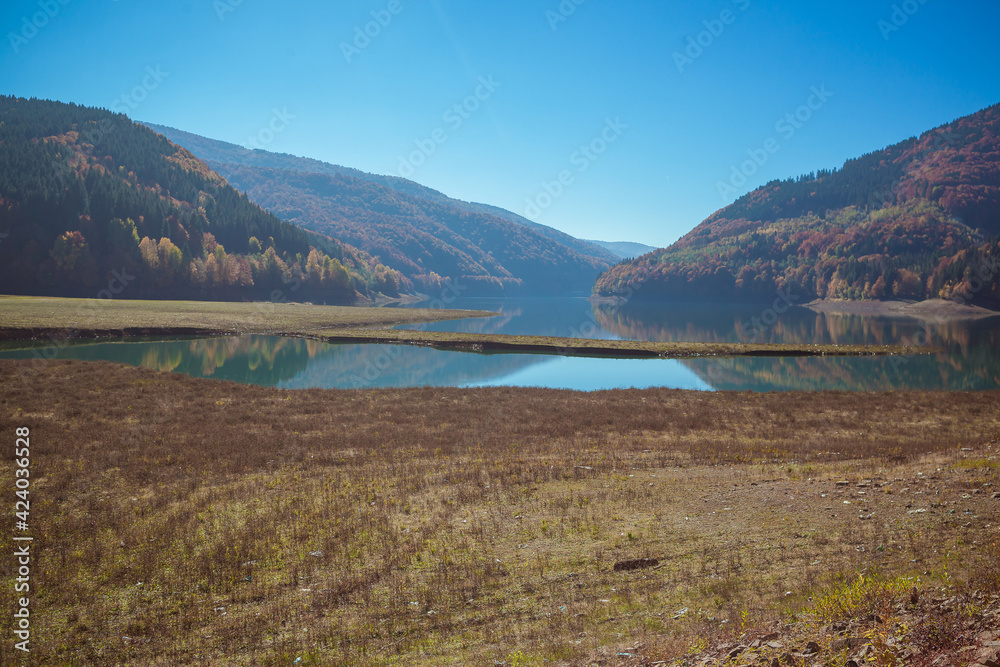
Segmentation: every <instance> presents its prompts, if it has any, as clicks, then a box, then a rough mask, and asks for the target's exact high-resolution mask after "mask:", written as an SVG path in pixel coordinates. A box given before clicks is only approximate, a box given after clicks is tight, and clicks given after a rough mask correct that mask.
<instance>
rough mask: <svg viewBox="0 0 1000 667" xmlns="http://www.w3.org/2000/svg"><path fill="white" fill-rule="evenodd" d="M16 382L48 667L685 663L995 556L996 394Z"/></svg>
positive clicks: (104, 374) (3, 469)
mask: <svg viewBox="0 0 1000 667" xmlns="http://www.w3.org/2000/svg"><path fill="white" fill-rule="evenodd" d="M24 363H28V362H14V361H0V377H5V378H25V377H30V382H29V381H26V380H13V381H10V382H4V383H2V385H0V432H2V433H7V434H13V429H14V428H15V427H19V426H28V427H30V428H31V438H32V457H33V458H32V474H33V485H32V521H33V531H34V535H35V536H36V543H35V548H36V550H37V551H36V553H38V554H39V555H40V559H41V560H40V562H39V563H37V564H36V567H35V569H34V570H33V583H34V585H35V587H36V588H35V590H36V593H35V596H36V597H35V599H34V602H33V605H34V610H35V616H34V617H33V618H34V623H35V624H34V625H33V628H34V629H35V630H36V632H37V634H36V635H35V638H36V641H37V644H35V648H36V651H37V653H36V654H35V656H36V657H37V659H39V660H40V661H42V662H49V663H54V664H60V663H71V664H130V665H178V664H209V663H211V664H263V665H270V664H273V665H278V664H285V665H287V664H291V662H292V661H293V660H294V659H295V658H298V657H301V658H303V661H302V662H301V663H299V664H352V665H354V664H407V665H409V664H427V665H436V664H486V665H489V664H494V661H501V662H505V663H506V664H508V665H512V664H541V662H542V660H546V661H550V662H555V663H557V664H560V663H561V664H578V663H581V661H583V660H585V658H586V657H587V656H591V655H594V652H595V651H602V650H607V651H611V652H614V650H616V648H617V647H625V646H628V645H630V644H634V643H636V642H640V643H644V644H645V645H646V646H653V647H655V650H656V651H657V652H658V655H661V656H663V657H670V656H672V655H674V656H676V655H682V654H684V653H686V652H688V651H689V649H690V648H691V647H692V645H693V644H694V643H696V642H697V641H698V640H699V639H700V638H712V639H713V640H714V639H715V638H718V637H723V636H727V635H733V634H738V633H739V632H741V631H743V630H744V629H745V628H748V627H751V626H760V625H763V624H766V623H769V622H771V621H773V620H774V619H775V618H780V617H782V616H786V615H788V614H794V613H796V610H797V609H800V608H802V607H803V606H804V605H806V604H807V602H808V600H807V598H808V596H809V595H810V592H811V591H813V590H814V589H815V588H816V587H818V586H821V585H823V584H826V583H829V582H831V581H836V580H837V577H838V576H845V577H853V576H854V575H855V574H856V572H858V571H859V570H861V569H863V568H866V567H871V566H873V565H876V564H877V565H879V566H880V567H881V568H882V569H883V570H884V571H889V572H895V573H897V574H908V573H916V574H921V576H924V577H926V578H927V579H929V580H940V581H944V580H946V579H958V578H960V577H962V576H963V572H964V571H965V570H968V569H970V568H972V567H973V566H974V565H975V561H976V558H977V556H976V554H983V553H995V550H996V547H997V546H998V545H997V541H998V533H997V531H996V526H997V523H998V522H997V508H998V502H997V501H994V500H992V499H991V498H990V493H989V491H990V489H993V488H996V487H995V486H994V487H990V486H986V485H989V484H995V483H996V482H997V477H998V476H1000V475H998V471H997V468H996V467H994V466H992V465H990V464H989V462H991V461H995V457H996V446H997V444H996V443H997V442H998V440H1000V410H998V408H1000V393H997V392H983V393H967V394H965V393H888V394H863V393H837V392H831V393H813V394H809V393H781V394H736V393H720V394H711V393H701V392H684V391H677V390H619V391H607V392H595V393H580V392H570V391H556V390H542V389H507V388H496V389H476V390H464V389H408V390H378V391H327V390H309V391H295V392H293V391H284V390H278V389H268V388H261V387H252V386H243V385H235V384H230V383H223V382H215V381H208V380H195V379H191V378H187V377H184V376H180V375H172V374H160V373H155V372H151V371H146V370H142V369H135V368H130V367H125V366H118V365H114V364H109V363H82V362H52V363H50V364H45V365H43V366H41V367H37V368H36V370H37V373H36V374H34V375H30V376H27V375H24V374H21V373H19V370H20V368H21V366H20V365H21V364H24ZM10 437H11V443H12V442H13V440H12V438H13V436H12V435H11V436H10ZM963 448H966V449H968V450H969V451H963ZM983 461H985V462H986V463H980V462H983ZM918 473H923V474H918ZM12 480H13V473H12V465H11V462H10V459H9V458H7V459H5V460H4V461H3V463H2V465H0V495H2V496H3V497H5V498H12V497H13V482H12ZM840 481H846V482H849V484H845V485H838V484H837V482H840ZM859 483H860V484H862V485H864V486H859V485H858V484H859ZM977 491H978V492H977ZM914 509H924V510H926V511H925V512H920V513H911V510H914ZM862 517H864V518H862ZM644 557H652V558H657V559H659V562H660V565H659V566H658V568H657V569H642V570H636V571H633V572H614V571H613V567H612V566H613V564H614V563H615V562H617V561H620V560H624V559H628V558H644ZM4 572H5V574H4V578H3V581H2V582H0V586H2V589H0V604H2V606H3V608H5V609H10V608H12V604H13V601H12V597H13V593H12V585H11V583H12V582H11V580H10V577H9V576H7V572H9V570H7V569H5V570H4ZM924 572H926V573H927V574H926V575H923V574H922V573H924ZM788 592H791V595H786V593H788ZM684 609H686V610H687V611H685V612H683V613H679V612H681V610H684ZM674 616H677V618H673V617H674ZM8 659H12V654H11V646H10V643H9V642H5V643H4V644H2V645H0V661H3V662H6V661H7V660H8Z"/></svg>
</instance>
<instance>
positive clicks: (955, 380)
mask: <svg viewBox="0 0 1000 667" xmlns="http://www.w3.org/2000/svg"><path fill="white" fill-rule="evenodd" d="M417 305H419V304H417ZM449 307H454V308H473V309H481V310H491V311H496V312H500V313H501V315H499V316H497V317H492V318H484V319H467V320H453V321H450V322H438V323H433V324H425V325H412V326H410V327H407V328H413V329H423V330H436V331H469V332H483V333H507V334H535V335H548V336H570V337H588V338H623V339H637V340H655V341H705V342H721V341H725V342H739V341H746V342H750V341H754V340H756V341H758V342H775V343H780V342H785V343H802V342H806V343H841V344H843V343H879V344H885V343H897V342H905V343H914V342H916V343H918V344H923V343H925V342H926V343H929V344H931V345H935V346H937V347H940V348H942V351H941V352H939V353H936V354H929V355H919V356H913V357H895V358H871V357H865V358H836V359H811V358H739V359H693V360H684V361H677V360H659V359H651V360H650V359H644V360H635V359H627V360H626V359H603V358H574V357H560V356H554V355H532V354H473V353H466V352H445V351H440V350H433V349H428V348H424V347H412V346H400V345H331V344H327V343H320V342H316V341H306V340H299V339H291V338H280V337H275V336H243V337H238V338H201V339H172V340H163V339H159V340H132V341H98V342H88V341H76V342H73V343H72V344H68V345H61V346H58V347H52V346H49V347H45V348H39V347H35V348H34V349H30V348H29V349H7V350H4V351H0V358H15V357H16V358H38V357H44V358H60V359H84V360H95V359H103V360H109V361H116V362H121V363H128V364H133V365H136V366H144V367H147V368H152V369H156V370H161V371H174V372H180V373H185V374H187V375H191V376H194V377H211V378H216V379H222V380H233V381H237V382H244V383H251V384H259V385H266V386H276V387H284V388H292V389H300V388H309V387H323V388H362V387H408V386H459V387H470V386H491V385H508V386H532V387H556V388H566V389H581V390H595V389H610V388H617V387H674V388H683V389H702V390H711V389H734V390H751V391H781V390H792V389H846V390H864V389H874V390H888V389H897V390H902V389H952V390H963V389H964V390H982V389H998V388H1000V317H994V318H990V319H987V320H979V321H972V322H962V323H947V324H941V325H933V324H932V325H928V324H926V323H921V322H918V321H915V320H903V319H893V318H875V317H860V316H840V315H824V314H817V313H813V312H812V311H809V310H806V309H802V308H795V309H787V310H786V309H784V308H781V310H783V311H785V312H782V313H780V314H778V313H776V312H774V311H769V310H768V309H767V308H766V307H765V308H762V307H759V306H758V307H720V306H712V307H708V306H704V307H699V306H690V305H683V306H681V305H666V306H664V305H658V306H652V305H633V304H626V305H625V306H622V307H608V306H595V305H592V304H591V303H590V302H588V301H587V300H586V299H582V298H579V299H571V298H555V299H553V298H548V299H507V300H504V299H459V300H457V301H455V302H454V303H452V304H449Z"/></svg>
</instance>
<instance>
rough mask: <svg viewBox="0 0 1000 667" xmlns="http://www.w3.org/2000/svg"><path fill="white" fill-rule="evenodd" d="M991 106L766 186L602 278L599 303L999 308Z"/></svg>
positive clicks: (997, 149)
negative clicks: (939, 302)
mask: <svg viewBox="0 0 1000 667" xmlns="http://www.w3.org/2000/svg"><path fill="white" fill-rule="evenodd" d="M998 276H1000V104H994V105H992V106H990V107H987V108H985V109H983V110H981V111H979V112H977V113H975V114H971V115H969V116H965V117H962V118H959V119H957V120H955V121H953V122H951V123H947V124H945V125H941V126H938V127H936V128H933V129H931V130H928V131H926V132H924V133H922V134H921V135H920V136H919V137H911V138H909V139H906V140H904V141H901V142H898V143H896V144H893V145H890V146H887V147H886V148H883V149H881V150H878V151H873V152H870V153H867V154H865V155H862V156H860V157H858V158H853V159H851V160H847V161H846V162H845V163H844V166H843V167H841V168H840V169H834V170H820V171H818V172H813V173H810V174H805V175H803V176H800V177H798V178H794V179H786V180H784V181H779V180H775V181H771V182H769V183H767V184H765V185H764V186H761V187H759V188H757V189H756V190H754V191H752V192H750V193H747V194H746V195H744V196H742V197H740V198H739V199H737V200H736V201H735V202H733V203H732V204H730V205H728V206H726V207H724V208H722V209H720V210H718V211H716V212H715V213H713V214H712V215H711V216H709V217H708V218H706V219H705V221H703V222H702V223H701V224H699V225H697V226H696V227H695V228H694V229H692V230H691V231H690V232H688V233H687V234H685V235H684V236H683V237H681V238H680V239H679V240H678V241H677V242H675V243H674V244H673V245H671V246H669V247H668V248H663V249H658V250H655V251H653V252H650V253H647V254H645V255H643V256H641V257H638V258H635V259H633V260H631V261H626V262H622V263H619V264H617V265H616V266H614V267H612V268H611V269H609V270H608V271H606V272H605V273H604V274H602V275H601V277H600V278H598V280H597V281H596V283H595V285H594V293H595V294H597V295H601V296H614V295H622V294H627V295H634V296H635V297H636V298H639V299H646V300H671V299H681V300H690V299H702V300H703V299H709V300H713V299H714V300H718V299H735V300H743V299H754V300H766V299H769V298H773V297H774V295H775V293H776V292H778V291H782V290H783V291H785V292H794V293H795V294H796V296H797V298H798V299H799V300H800V301H809V300H811V299H816V298H819V299H825V298H830V299H855V300H857V299H873V300H882V299H889V298H897V299H908V300H923V299H927V298H945V299H951V300H962V301H975V302H978V303H983V304H995V303H997V302H1000V281H998Z"/></svg>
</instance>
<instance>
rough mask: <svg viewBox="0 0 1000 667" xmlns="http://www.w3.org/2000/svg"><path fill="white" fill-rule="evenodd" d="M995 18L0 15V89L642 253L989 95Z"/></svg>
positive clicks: (881, 10) (798, 5)
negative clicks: (470, 204) (777, 183)
mask: <svg viewBox="0 0 1000 667" xmlns="http://www.w3.org/2000/svg"><path fill="white" fill-rule="evenodd" d="M998 23H1000V3H996V2H993V1H992V0H991V1H989V2H986V1H982V2H971V1H963V0H952V1H951V2H944V1H943V0H923V2H921V0H907V1H906V2H901V1H898V0H897V1H887V2H881V1H878V0H866V1H864V2H860V1H846V2H838V3H828V2H823V3H817V2H801V1H799V2H792V1H788V2H783V1H778V0H773V1H765V0H710V1H700V2H693V1H692V2H684V1H678V2H666V1H663V0H660V1H646V0H635V1H633V2H621V3H611V2H610V1H609V0H561V1H560V0H532V1H528V0H505V1H504V2H483V1H479V2H470V1H468V0H466V1H464V2H460V1H459V0H370V1H369V0H356V1H342V2H313V1H308V0H300V1H291V2H275V1H272V0H242V1H241V0H197V1H184V0H171V1H170V2H167V1H166V0H160V1H157V0H146V1H140V0H90V1H88V2H84V0H41V1H39V0H34V1H23V2H22V1H21V0H7V1H6V2H4V3H3V8H2V9H0V27H2V31H3V35H4V40H3V44H2V45H0V47H2V49H0V91H2V92H3V93H6V94H14V95H19V96H24V97H31V96H35V97H42V98H49V99H56V100H61V101H66V102H76V103H79V104H86V105H93V106H103V107H107V108H113V109H117V110H124V111H126V112H127V113H128V114H129V115H130V116H131V117H133V118H135V119H139V120H147V121H152V122H155V123H161V124H164V125H170V126H173V127H177V128H180V129H183V130H188V131H191V132H195V133H198V134H202V135H205V136H209V137H213V138H217V139H223V140H226V141H231V142H234V143H238V144H242V145H253V144H256V145H258V146H260V147H263V148H266V149H267V150H273V151H278V152H286V153H292V154H296V155H305V156H309V157H314V158H319V159H322V160H326V161H329V162H333V163H337V164H343V165H347V166H351V167H356V168H358V169H362V170H365V171H370V172H377V173H391V174H401V173H402V174H404V175H408V176H409V177H410V178H412V179H413V180H415V181H417V182H420V183H423V184H425V185H428V186H431V187H434V188H437V189H439V190H441V191H442V192H445V193H446V194H448V195H451V196H454V197H458V198H461V199H467V200H473V201H481V202H486V203H490V204H495V205H498V206H502V207H504V208H508V209H510V210H512V211H515V212H517V213H520V214H522V215H528V217H530V218H532V219H533V220H536V221H537V222H541V223H544V224H548V225H552V226H553V227H557V228H559V229H562V230H564V231H566V232H569V233H571V234H573V235H575V236H578V237H582V238H599V239H606V240H632V241H640V242H644V243H648V244H650V245H657V246H663V245H667V244H669V243H670V242H672V241H674V240H675V239H677V238H678V237H679V236H681V235H683V234H684V233H685V232H687V231H688V230H690V229H691V228H692V227H693V226H695V225H696V224H698V223H699V222H700V221H701V220H702V219H704V218H705V217H707V216H708V215H710V214H711V213H712V212H713V211H715V210H716V209H718V208H720V207H721V206H723V205H725V204H727V203H729V202H731V201H732V200H733V199H735V197H736V196H738V195H740V194H743V193H744V192H747V191H748V190H750V189H752V188H754V187H756V186H758V185H760V184H762V183H765V182H767V181H769V180H771V179H773V178H784V177H788V176H795V175H798V174H800V173H804V172H807V171H811V170H813V169H817V168H828V167H837V166H840V165H841V164H842V163H843V161H844V160H845V159H847V158H850V157H853V156H857V155H859V154H861V153H865V152H868V151H872V150H877V149H879V148H881V147H883V146H885V145H887V144H890V143H894V142H896V141H899V140H902V139H905V138H906V137H908V136H911V135H914V134H919V133H920V132H921V131H923V130H926V129H929V128H931V127H933V126H936V125H939V124H941V123H945V122H948V121H950V120H953V119H955V118H957V117H959V116H963V115H966V114H969V113H972V112H975V111H977V110H979V109H981V108H983V107H985V106H988V105H990V104H993V103H996V102H998V101H1000V48H998V47H997V38H996V35H997V28H996V26H997V25H998ZM366 30H367V34H365V32H366ZM692 40H693V41H692ZM699 42H700V43H699ZM456 105H458V106H457V108H456ZM788 114H792V116H791V118H788V117H787V115H788ZM796 115H797V117H796ZM754 157H756V162H753V161H751V162H748V161H750V160H752V159H753V158H754ZM742 177H745V182H744V181H743V180H742Z"/></svg>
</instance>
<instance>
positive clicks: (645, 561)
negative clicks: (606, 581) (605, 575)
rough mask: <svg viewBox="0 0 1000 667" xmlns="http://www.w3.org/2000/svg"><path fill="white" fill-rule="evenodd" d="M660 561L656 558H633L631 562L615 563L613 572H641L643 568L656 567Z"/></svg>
mask: <svg viewBox="0 0 1000 667" xmlns="http://www.w3.org/2000/svg"><path fill="white" fill-rule="evenodd" d="M659 564H660V561H659V560H657V559H656V558H634V559H632V560H622V561H618V562H617V563H615V567H614V570H615V572H628V571H629V570H641V569H642V568H645V567H656V566H657V565H659Z"/></svg>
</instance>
